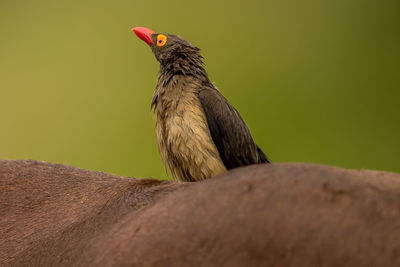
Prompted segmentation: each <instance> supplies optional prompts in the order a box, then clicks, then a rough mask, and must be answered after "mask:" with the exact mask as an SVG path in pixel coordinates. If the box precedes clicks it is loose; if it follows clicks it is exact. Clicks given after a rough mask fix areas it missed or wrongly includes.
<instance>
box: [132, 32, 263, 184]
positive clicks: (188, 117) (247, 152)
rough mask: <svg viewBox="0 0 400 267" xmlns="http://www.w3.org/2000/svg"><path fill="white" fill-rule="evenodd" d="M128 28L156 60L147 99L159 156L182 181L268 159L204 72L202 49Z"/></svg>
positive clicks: (164, 35)
mask: <svg viewBox="0 0 400 267" xmlns="http://www.w3.org/2000/svg"><path fill="white" fill-rule="evenodd" d="M132 31H133V32H134V33H135V34H136V35H137V37H139V38H140V39H142V40H143V41H144V42H146V43H147V44H148V45H149V46H150V48H151V50H152V52H153V53H154V56H155V58H156V59H157V61H158V62H159V63H160V71H159V77H158V82H157V86H156V89H155V92H154V95H153V99H152V102H151V109H152V110H153V111H154V113H155V117H156V138H157V144H158V149H159V152H160V155H161V159H162V161H163V163H164V165H165V167H166V168H167V169H169V170H170V171H171V173H172V175H173V177H174V178H175V180H177V181H180V182H197V181H202V180H205V179H208V178H212V177H215V176H217V175H219V174H222V173H224V172H227V171H228V170H231V169H234V168H238V167H241V166H247V165H251V164H260V163H270V161H269V159H268V157H267V156H266V155H265V153H264V152H263V151H262V150H261V149H260V147H258V146H257V145H256V143H255V142H254V140H253V138H252V136H251V133H250V130H249V128H248V127H247V125H246V123H245V122H244V121H243V119H242V117H241V116H240V114H239V112H238V111H237V110H236V109H235V108H234V107H233V106H232V105H231V104H230V103H229V102H228V100H227V99H226V98H225V97H224V96H223V95H222V94H221V93H220V91H219V90H218V89H217V88H216V87H215V86H214V84H213V83H212V82H211V81H210V79H209V78H208V75H207V72H206V70H205V68H204V63H203V57H202V56H201V54H200V49H199V48H197V47H195V46H193V45H192V44H191V43H189V42H188V41H186V40H185V39H183V38H182V37H180V36H178V35H174V34H167V33H155V32H153V31H152V30H150V29H148V28H145V27H134V28H132Z"/></svg>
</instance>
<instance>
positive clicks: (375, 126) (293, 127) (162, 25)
mask: <svg viewBox="0 0 400 267" xmlns="http://www.w3.org/2000/svg"><path fill="white" fill-rule="evenodd" d="M399 25H400V2H399V1H398V0H383V1H372V0H353V1H348V0H336V1H318V0H304V1H287V0H283V1H251V0H248V1H208V0H207V1H175V0H169V1H102V0H96V1H74V0H69V1H50V0H48V1H43V0H37V1H27V0H26V1H22V0H21V1H14V0H12V1H11V0H1V1H0V40H1V42H0V158H1V159H37V160H43V161H49V162H57V163H63V164H69V165H74V166H78V167H82V168H86V169H91V170H99V171H104V172H109V173H115V174H119V175H125V176H135V177H157V178H167V177H168V175H167V174H166V171H165V169H164V167H163V165H162V163H161V160H160V157H159V154H158V150H157V145H156V141H155V129H154V116H153V115H152V112H151V111H150V102H151V98H152V94H153V91H154V88H155V85H156V81H157V74H158V67H159V66H158V63H157V62H156V60H155V58H154V57H153V55H152V53H151V51H150V49H149V47H147V45H146V44H145V43H144V42H142V41H141V40H139V39H138V38H137V37H136V36H135V35H134V34H133V33H132V32H131V30H130V29H131V28H132V27H134V26H145V27H148V28H150V29H153V30H154V31H156V32H165V33H175V34H178V35H181V36H183V37H185V38H186V39H187V40H189V41H190V42H191V43H192V44H195V45H196V46H198V47H200V48H201V49H202V53H203V56H204V57H205V63H206V69H207V71H208V73H209V76H210V78H211V80H212V81H214V82H215V84H216V86H217V87H218V88H219V89H220V91H221V92H222V93H223V94H224V95H225V96H226V97H227V98H228V100H229V101H230V102H231V103H232V104H233V105H234V106H235V107H236V108H237V109H238V110H239V112H240V113H241V115H242V117H243V118H244V120H245V121H246V122H247V124H248V126H249V127H250V129H251V131H252V134H253V137H254V139H255V140H256V142H257V143H258V144H259V146H260V147H262V149H263V150H264V151H265V152H266V154H267V155H268V156H269V157H270V158H271V160H272V161H274V162H294V161H295V162H314V163H321V164H329V165H336V166H342V167H345V168H355V169H359V168H365V169H378V170H388V171H394V172H400V66H399V63H400V27H399ZM169 178H170V177H169Z"/></svg>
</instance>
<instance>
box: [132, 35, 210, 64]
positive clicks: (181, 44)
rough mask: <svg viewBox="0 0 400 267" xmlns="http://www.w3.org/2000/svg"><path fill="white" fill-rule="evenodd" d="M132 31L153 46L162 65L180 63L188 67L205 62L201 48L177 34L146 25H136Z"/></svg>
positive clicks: (152, 48)
mask: <svg viewBox="0 0 400 267" xmlns="http://www.w3.org/2000/svg"><path fill="white" fill-rule="evenodd" d="M132 31H133V32H134V33H135V34H136V35H137V36H138V37H139V38H140V39H142V40H143V41H144V42H146V43H147V44H148V45H149V46H150V47H151V50H152V51H153V53H154V55H155V57H156V59H157V60H158V61H159V62H160V64H161V66H162V67H163V66H164V67H167V66H171V65H180V66H181V67H182V68H187V67H200V66H201V65H202V64H203V62H202V57H201V55H200V49H199V48H197V47H195V46H193V45H192V44H191V43H189V42H188V41H186V40H185V39H183V38H181V37H179V36H177V35H173V34H164V33H154V32H153V31H152V30H150V29H147V28H144V27H136V28H133V29H132Z"/></svg>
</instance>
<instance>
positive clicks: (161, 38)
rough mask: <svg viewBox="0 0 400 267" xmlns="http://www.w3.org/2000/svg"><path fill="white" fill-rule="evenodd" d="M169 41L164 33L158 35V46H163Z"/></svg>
mask: <svg viewBox="0 0 400 267" xmlns="http://www.w3.org/2000/svg"><path fill="white" fill-rule="evenodd" d="M166 43H167V36H165V35H164V34H159V35H157V46H163V45H165V44H166Z"/></svg>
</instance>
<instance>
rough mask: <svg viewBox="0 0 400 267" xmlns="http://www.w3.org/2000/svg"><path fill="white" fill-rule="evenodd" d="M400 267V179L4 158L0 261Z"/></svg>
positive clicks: (288, 168) (314, 169)
mask: <svg viewBox="0 0 400 267" xmlns="http://www.w3.org/2000/svg"><path fill="white" fill-rule="evenodd" d="M130 265H131V266H400V175H398V174H393V173H387V172H378V171H355V170H343V169H340V168H335V167H326V166H319V165H310V164H298V163H293V164H263V165H253V166H248V167H245V168H239V169H234V170H232V171H229V172H227V173H225V174H222V175H220V176H218V177H215V178H213V179H208V180H205V181H202V182H197V183H175V182H165V181H158V180H151V179H133V178H122V177H118V176H115V175H109V174H105V173H99V172H93V171H86V170H82V169H78V168H74V167H68V166H63V165H57V164H49V163H44V162H37V161H0V266H130Z"/></svg>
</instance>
